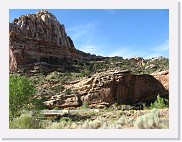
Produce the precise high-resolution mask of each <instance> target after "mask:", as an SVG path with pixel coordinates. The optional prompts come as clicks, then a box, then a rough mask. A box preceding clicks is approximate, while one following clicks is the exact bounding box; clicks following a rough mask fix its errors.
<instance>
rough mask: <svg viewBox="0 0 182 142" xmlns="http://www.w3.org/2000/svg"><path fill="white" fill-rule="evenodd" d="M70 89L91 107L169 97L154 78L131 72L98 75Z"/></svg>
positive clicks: (110, 72)
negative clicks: (93, 105) (158, 96)
mask: <svg viewBox="0 0 182 142" xmlns="http://www.w3.org/2000/svg"><path fill="white" fill-rule="evenodd" d="M70 88H71V89H72V90H73V91H74V92H78V94H79V95H78V97H79V98H80V100H81V101H82V102H88V103H89V104H90V105H92V104H97V105H100V104H103V103H105V104H107V105H111V104H113V103H115V102H118V103H121V104H129V103H130V102H151V101H153V100H155V99H156V96H157V95H160V96H162V97H166V96H168V90H166V89H165V88H164V86H163V85H162V84H161V83H160V82H159V81H158V80H157V79H156V78H154V77H153V76H151V75H147V74H144V75H132V74H131V73H130V71H107V72H101V73H96V74H94V75H93V76H92V77H90V78H85V79H83V80H81V81H80V82H78V83H75V84H71V85H70ZM47 105H48V104H47Z"/></svg>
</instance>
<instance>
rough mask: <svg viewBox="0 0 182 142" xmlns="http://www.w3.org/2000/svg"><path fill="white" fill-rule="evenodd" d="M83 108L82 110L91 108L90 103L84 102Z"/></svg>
mask: <svg viewBox="0 0 182 142" xmlns="http://www.w3.org/2000/svg"><path fill="white" fill-rule="evenodd" d="M81 108H82V109H88V108H89V103H88V102H83V104H82V106H81Z"/></svg>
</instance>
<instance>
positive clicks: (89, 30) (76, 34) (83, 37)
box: [67, 23, 96, 46]
mask: <svg viewBox="0 0 182 142" xmlns="http://www.w3.org/2000/svg"><path fill="white" fill-rule="evenodd" d="M67 31H68V32H69V33H70V36H71V38H72V40H73V41H74V43H75V44H77V46H80V44H88V43H89V42H90V41H91V40H92V39H93V36H94V32H95V31H96V25H95V23H88V24H85V25H78V26H75V27H71V28H68V30H67Z"/></svg>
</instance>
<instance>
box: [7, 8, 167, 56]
mask: <svg viewBox="0 0 182 142" xmlns="http://www.w3.org/2000/svg"><path fill="white" fill-rule="evenodd" d="M36 11H37V10H10V11H9V12H10V17H9V20H10V22H11V21H12V20H13V19H14V18H16V17H19V16H21V15H24V14H31V13H35V12H36ZM49 11H50V12H51V13H52V14H54V15H55V16H56V17H57V19H58V20H59V22H60V23H61V24H64V25H65V28H66V32H67V35H69V36H70V37H71V38H72V40H73V42H74V44H75V47H76V48H77V49H79V50H82V51H84V52H87V53H91V54H96V55H102V56H121V57H124V58H130V57H135V56H137V57H144V58H152V57H158V56H164V57H169V11H168V10H167V9H166V10H165V9H150V10H149V9H138V10H137V9H100V10H99V9H97V10H96V9H91V10H88V9H85V10H84V9H69V10H68V9H62V10H55V9H54V10H51V9H50V10H49Z"/></svg>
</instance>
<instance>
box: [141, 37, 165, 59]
mask: <svg viewBox="0 0 182 142" xmlns="http://www.w3.org/2000/svg"><path fill="white" fill-rule="evenodd" d="M168 55H169V39H166V40H165V41H164V42H162V43H161V44H159V45H158V46H155V47H152V48H151V50H150V51H149V53H145V56H144V58H145V59H150V58H152V57H159V56H164V57H168Z"/></svg>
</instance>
